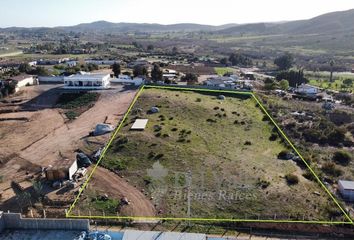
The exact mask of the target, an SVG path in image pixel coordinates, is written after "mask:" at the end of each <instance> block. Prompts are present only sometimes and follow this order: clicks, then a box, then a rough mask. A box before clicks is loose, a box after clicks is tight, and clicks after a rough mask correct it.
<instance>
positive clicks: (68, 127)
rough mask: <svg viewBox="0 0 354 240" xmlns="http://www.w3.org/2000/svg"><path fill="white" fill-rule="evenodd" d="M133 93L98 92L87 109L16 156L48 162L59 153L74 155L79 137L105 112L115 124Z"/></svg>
mask: <svg viewBox="0 0 354 240" xmlns="http://www.w3.org/2000/svg"><path fill="white" fill-rule="evenodd" d="M134 95H135V90H129V91H125V92H117V91H110V90H108V91H106V92H102V93H101V96H100V98H99V100H98V101H97V102H96V104H95V105H94V106H93V107H92V108H91V109H89V110H88V111H86V112H84V113H83V114H82V115H80V116H79V117H78V118H77V119H75V120H74V121H73V122H71V123H68V124H62V125H61V126H60V127H58V128H55V129H54V130H53V131H52V132H51V133H50V134H47V135H45V136H44V137H43V138H41V139H39V141H36V142H35V143H34V144H32V145H30V146H29V147H27V148H26V149H24V150H23V151H22V152H21V153H20V156H21V157H22V158H24V159H27V160H29V161H30V162H33V163H35V164H38V165H41V166H48V165H50V164H52V163H53V162H54V161H55V160H57V159H61V158H62V157H61V156H65V157H67V158H73V157H75V153H74V151H75V150H76V149H77V148H79V147H80V144H81V141H82V140H81V139H82V137H84V136H87V135H88V134H89V132H90V131H92V130H93V129H94V127H95V126H96V124H97V123H102V122H103V121H104V120H105V118H106V116H108V119H109V120H110V122H111V123H112V124H116V123H117V122H118V120H119V118H120V116H121V114H123V113H124V112H125V111H126V110H127V108H128V106H129V105H130V103H131V101H132V99H133V98H134ZM61 121H63V120H62V119H61ZM44 126H45V123H43V127H44Z"/></svg>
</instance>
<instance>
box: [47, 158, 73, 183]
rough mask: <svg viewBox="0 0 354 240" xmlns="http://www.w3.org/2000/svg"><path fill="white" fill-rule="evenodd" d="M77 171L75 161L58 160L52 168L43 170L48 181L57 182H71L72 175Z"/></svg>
mask: <svg viewBox="0 0 354 240" xmlns="http://www.w3.org/2000/svg"><path fill="white" fill-rule="evenodd" d="M76 171H77V161H76V159H73V160H70V159H67V158H66V159H60V160H57V161H56V162H55V163H54V164H53V166H49V167H48V168H47V169H46V170H45V176H46V178H47V180H49V181H57V180H68V179H70V180H72V179H73V175H74V174H75V172H76Z"/></svg>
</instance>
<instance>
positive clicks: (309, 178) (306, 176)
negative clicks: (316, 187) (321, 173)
mask: <svg viewBox="0 0 354 240" xmlns="http://www.w3.org/2000/svg"><path fill="white" fill-rule="evenodd" d="M302 176H303V177H304V178H306V179H308V180H310V181H313V180H315V176H314V175H313V174H312V173H311V172H310V171H309V170H307V171H306V172H304V173H303V174H302Z"/></svg>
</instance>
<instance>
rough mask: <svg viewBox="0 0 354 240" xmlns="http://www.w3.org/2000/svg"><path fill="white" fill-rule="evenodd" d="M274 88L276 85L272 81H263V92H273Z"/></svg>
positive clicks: (269, 79)
mask: <svg viewBox="0 0 354 240" xmlns="http://www.w3.org/2000/svg"><path fill="white" fill-rule="evenodd" d="M276 87H277V83H276V82H275V81H274V80H273V79H271V78H267V79H266V80H265V81H264V88H265V90H274V89H275V88H276Z"/></svg>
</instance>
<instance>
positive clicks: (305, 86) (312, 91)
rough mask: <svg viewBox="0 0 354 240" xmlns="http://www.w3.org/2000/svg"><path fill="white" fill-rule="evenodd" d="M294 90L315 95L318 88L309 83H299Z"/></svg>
mask: <svg viewBox="0 0 354 240" xmlns="http://www.w3.org/2000/svg"><path fill="white" fill-rule="evenodd" d="M295 92H296V93H299V94H305V95H315V94H317V93H319V92H320V90H319V88H318V87H315V86H312V85H309V84H301V85H299V86H298V87H297V88H296V90H295Z"/></svg>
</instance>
